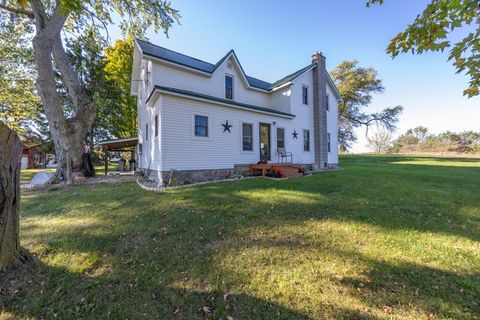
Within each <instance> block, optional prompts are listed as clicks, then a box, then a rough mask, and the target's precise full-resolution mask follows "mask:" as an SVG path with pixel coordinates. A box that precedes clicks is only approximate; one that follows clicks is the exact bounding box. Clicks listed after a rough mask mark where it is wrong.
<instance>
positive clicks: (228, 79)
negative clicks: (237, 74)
mask: <svg viewBox="0 0 480 320" xmlns="http://www.w3.org/2000/svg"><path fill="white" fill-rule="evenodd" d="M225 98H227V99H233V76H230V75H228V74H226V75H225Z"/></svg>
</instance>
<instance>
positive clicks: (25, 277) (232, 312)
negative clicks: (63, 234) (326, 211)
mask: <svg viewBox="0 0 480 320" xmlns="http://www.w3.org/2000/svg"><path fill="white" fill-rule="evenodd" d="M2 276H4V277H3V278H2V279H1V280H0V308H1V310H2V312H0V316H5V317H8V318H10V317H11V318H39V319H44V318H45V319H52V318H57V319H127V318H128V319H139V318H141V319H206V318H208V319H227V317H228V316H231V317H233V318H234V319H314V318H311V317H309V316H307V315H305V314H302V313H299V312H297V311H295V310H292V309H289V308H286V307H283V306H281V305H278V304H275V303H272V302H271V301H266V300H264V299H259V298H256V297H253V296H250V295H247V294H243V293H238V294H237V293H231V292H224V291H216V290H209V289H208V288H206V290H205V291H204V292H200V291H194V290H185V289H178V288H172V287H169V286H164V285H162V284H155V285H150V286H148V287H143V286H142V284H141V283H137V282H135V280H134V279H132V278H130V279H129V278H125V279H122V280H119V279H112V278H109V277H94V276H92V275H89V274H79V273H71V272H69V271H67V270H65V269H63V268H59V267H51V266H47V265H45V264H42V263H40V262H38V261H37V262H32V261H30V262H29V263H28V264H26V265H24V266H23V267H21V268H20V269H17V270H14V271H11V272H10V273H9V274H8V275H2ZM14 300H18V301H23V302H24V304H23V307H21V308H11V307H10V304H11V302H12V301H14ZM327 314H330V315H331V316H333V317H334V318H335V319H371V320H375V319H378V318H376V317H373V316H371V315H368V314H365V313H363V312H361V311H357V310H349V309H346V308H336V309H331V310H329V311H328V313H327Z"/></svg>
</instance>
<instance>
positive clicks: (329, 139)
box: [327, 132, 332, 153]
mask: <svg viewBox="0 0 480 320" xmlns="http://www.w3.org/2000/svg"><path fill="white" fill-rule="evenodd" d="M327 151H328V153H330V152H332V140H331V136H330V132H327Z"/></svg>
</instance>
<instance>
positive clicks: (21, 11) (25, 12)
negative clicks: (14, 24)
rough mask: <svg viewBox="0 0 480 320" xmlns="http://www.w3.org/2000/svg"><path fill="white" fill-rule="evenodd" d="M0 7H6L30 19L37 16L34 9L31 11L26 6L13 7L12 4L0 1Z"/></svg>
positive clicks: (5, 8)
mask: <svg viewBox="0 0 480 320" xmlns="http://www.w3.org/2000/svg"><path fill="white" fill-rule="evenodd" d="M0 9H4V10H6V11H9V12H12V13H16V14H21V15H25V16H27V17H28V18H30V19H34V18H35V15H34V13H33V11H30V10H27V9H24V8H19V7H12V6H8V5H5V4H1V3H0Z"/></svg>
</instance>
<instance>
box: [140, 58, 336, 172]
mask: <svg viewBox="0 0 480 320" xmlns="http://www.w3.org/2000/svg"><path fill="white" fill-rule="evenodd" d="M143 61H148V62H147V64H146V66H147V68H148V69H146V68H142V70H141V72H140V80H143V81H139V82H138V96H137V99H138V100H137V102H138V118H139V128H138V137H139V143H141V144H143V152H142V154H141V155H140V156H139V161H138V165H139V168H142V169H150V170H154V171H169V170H171V169H176V170H202V169H230V168H233V166H234V165H235V164H251V163H256V162H257V161H259V159H260V155H259V153H260V152H259V123H269V124H271V161H272V162H277V141H276V138H277V137H276V133H277V130H276V129H277V128H284V129H285V148H286V150H287V151H288V152H292V154H293V162H295V163H303V164H313V163H314V154H315V152H314V141H313V139H314V138H313V137H314V132H313V128H314V127H313V89H314V88H313V83H312V82H313V80H312V71H307V72H306V73H304V74H303V75H301V76H299V77H298V78H297V79H295V80H294V82H293V84H292V85H291V86H289V87H286V88H284V89H282V90H279V91H277V92H273V93H263V92H259V91H256V90H251V89H249V88H247V87H246V85H245V83H243V80H242V76H241V74H240V73H239V72H240V71H239V70H238V68H237V67H236V64H235V62H234V60H233V59H228V60H226V61H225V62H224V63H223V64H222V65H221V66H219V68H218V69H217V70H216V72H215V73H214V74H213V75H212V76H208V75H200V74H197V73H194V72H188V71H185V70H183V69H180V68H177V67H174V66H168V65H165V64H160V63H158V62H155V61H151V60H143ZM143 61H142V62H143ZM147 70H148V71H150V79H149V80H150V81H148V84H147V82H146V81H145V77H146V74H147V72H146V71H147ZM225 74H230V75H233V76H234V100H235V101H238V102H242V103H247V104H253V105H258V106H262V107H269V108H272V109H276V110H279V111H283V112H289V113H292V114H294V115H295V116H296V117H295V118H294V119H286V118H283V117H279V116H274V115H265V114H261V113H257V112H254V111H247V110H239V109H234V108H230V107H225V106H219V105H216V104H213V103H206V102H198V101H196V100H194V99H190V98H179V97H174V96H172V95H168V94H162V95H159V97H158V99H156V101H152V102H151V103H150V104H149V105H150V107H146V105H145V101H146V99H147V98H148V96H149V94H150V92H151V90H153V88H154V86H155V85H159V86H165V87H172V88H176V89H183V90H188V91H193V92H198V93H202V94H206V95H211V96H215V97H220V98H224V76H225ZM303 85H306V86H307V87H308V95H309V97H308V105H304V104H303V101H302V87H303ZM327 93H328V94H329V96H330V111H328V114H327V122H328V124H327V132H329V133H330V137H331V150H330V151H331V152H330V153H329V154H328V162H329V163H338V103H337V100H336V98H335V95H334V93H333V91H332V88H330V87H329V86H328V85H327ZM156 114H158V117H159V136H158V137H155V133H154V126H155V115H156ZM195 114H198V115H205V116H208V117H209V137H208V138H198V137H194V134H193V130H194V127H193V116H194V115H195ZM227 120H228V122H229V123H230V124H231V125H233V127H232V128H231V133H229V132H223V126H222V124H223V123H225V121H227ZM242 122H246V123H251V124H253V151H243V150H242V132H241V128H242ZM147 123H148V128H149V139H148V141H144V136H145V132H144V131H145V125H146V124H147ZM303 130H309V131H310V151H304V149H303ZM294 131H296V132H297V133H298V139H294V138H293V135H292V133H293V132H294Z"/></svg>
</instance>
